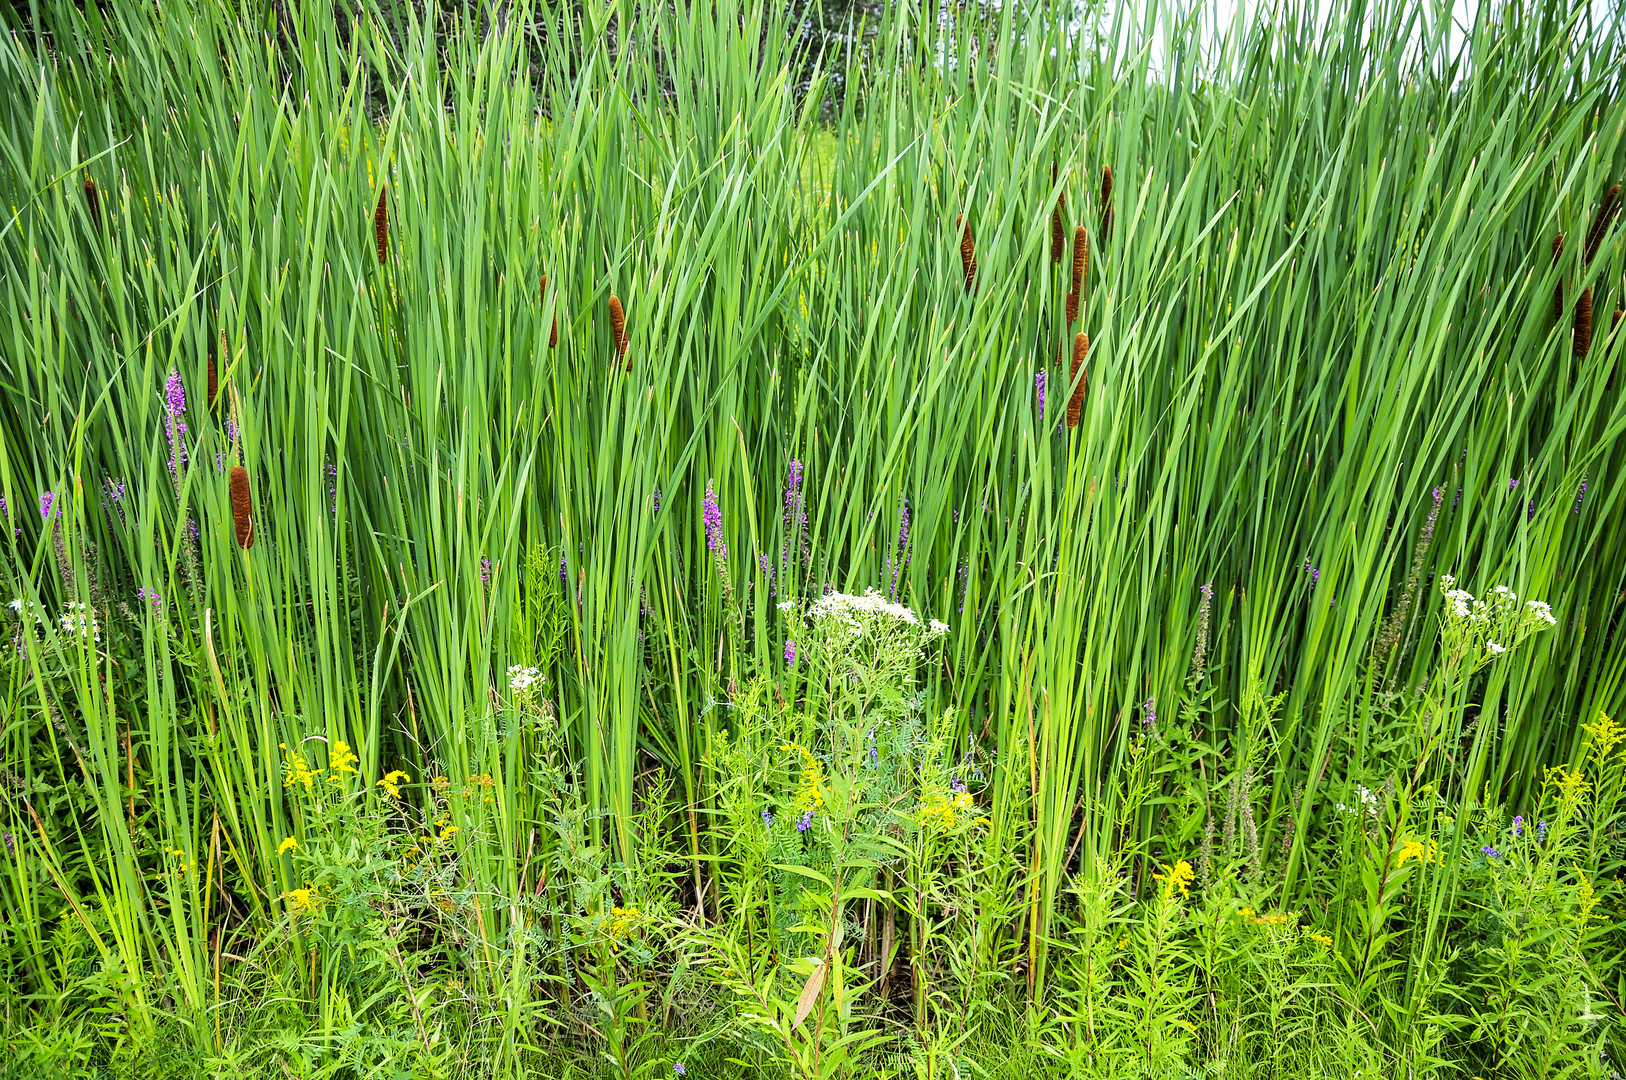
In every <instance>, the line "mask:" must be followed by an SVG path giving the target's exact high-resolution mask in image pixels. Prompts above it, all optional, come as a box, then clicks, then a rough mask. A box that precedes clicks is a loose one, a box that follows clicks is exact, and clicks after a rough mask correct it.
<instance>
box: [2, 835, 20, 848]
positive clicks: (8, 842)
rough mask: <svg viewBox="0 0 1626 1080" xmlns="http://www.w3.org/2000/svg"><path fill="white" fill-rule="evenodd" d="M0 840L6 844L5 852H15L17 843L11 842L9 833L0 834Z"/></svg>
mask: <svg viewBox="0 0 1626 1080" xmlns="http://www.w3.org/2000/svg"><path fill="white" fill-rule="evenodd" d="M0 839H3V840H5V842H6V850H7V851H15V850H16V849H17V841H15V840H13V839H12V838H11V834H10V833H8V832H0Z"/></svg>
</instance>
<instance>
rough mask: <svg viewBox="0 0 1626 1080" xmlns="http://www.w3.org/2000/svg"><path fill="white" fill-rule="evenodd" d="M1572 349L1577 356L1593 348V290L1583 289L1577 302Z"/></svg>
mask: <svg viewBox="0 0 1626 1080" xmlns="http://www.w3.org/2000/svg"><path fill="white" fill-rule="evenodd" d="M1570 348H1571V351H1573V352H1574V353H1575V355H1576V356H1579V357H1584V356H1586V354H1587V351H1588V350H1590V349H1591V348H1592V290H1591V289H1582V290H1581V298H1580V299H1579V300H1577V301H1576V302H1575V332H1574V334H1573V335H1572V336H1571V341H1570Z"/></svg>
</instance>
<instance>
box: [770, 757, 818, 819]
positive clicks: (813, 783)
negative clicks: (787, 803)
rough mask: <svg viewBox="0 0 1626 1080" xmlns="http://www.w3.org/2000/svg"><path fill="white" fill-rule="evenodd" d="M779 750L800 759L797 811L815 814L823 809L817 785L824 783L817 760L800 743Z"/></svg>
mask: <svg viewBox="0 0 1626 1080" xmlns="http://www.w3.org/2000/svg"><path fill="white" fill-rule="evenodd" d="M779 749H781V750H789V751H793V752H795V753H797V754H800V755H801V757H802V776H801V779H800V780H799V781H798V782H797V785H796V809H797V811H798V812H800V813H806V812H807V811H809V810H812V811H813V812H814V813H817V812H818V811H820V810H822V809H824V796H823V795H821V794H819V785H820V784H822V783H823V782H824V774H823V773H822V772H821V771H820V770H819V759H818V758H816V757H814V756H813V752H812V751H811V750H809V749H808V748H807V747H805V746H803V745H801V744H800V743H786V744H785V745H784V746H781V747H780V748H779Z"/></svg>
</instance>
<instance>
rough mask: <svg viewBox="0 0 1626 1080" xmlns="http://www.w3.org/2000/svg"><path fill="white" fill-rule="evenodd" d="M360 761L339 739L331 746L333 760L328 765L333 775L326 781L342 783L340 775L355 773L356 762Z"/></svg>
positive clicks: (347, 745)
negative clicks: (331, 768)
mask: <svg viewBox="0 0 1626 1080" xmlns="http://www.w3.org/2000/svg"><path fill="white" fill-rule="evenodd" d="M360 760H361V759H360V758H358V757H357V756H356V755H355V754H354V753H353V752H352V751H351V749H350V746H349V744H347V743H346V742H345V741H344V740H343V739H339V740H338V741H336V742H335V743H334V744H333V758H332V760H331V761H330V762H329V764H330V765H331V766H332V767H333V775H332V776H330V777H328V780H329V781H331V782H332V783H335V784H342V783H344V780H343V779H342V778H341V776H340V774H341V773H351V774H352V775H354V774H355V772H356V762H358V761H360Z"/></svg>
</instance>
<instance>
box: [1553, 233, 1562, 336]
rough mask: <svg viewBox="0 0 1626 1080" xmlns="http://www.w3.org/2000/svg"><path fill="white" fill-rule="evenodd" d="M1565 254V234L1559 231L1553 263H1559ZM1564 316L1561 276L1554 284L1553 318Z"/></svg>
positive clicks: (1554, 238)
mask: <svg viewBox="0 0 1626 1080" xmlns="http://www.w3.org/2000/svg"><path fill="white" fill-rule="evenodd" d="M1563 254H1564V234H1563V233H1559V234H1558V235H1557V236H1555V237H1553V265H1554V266H1557V265H1558V260H1559V258H1560V257H1561V256H1562V255H1563ZM1563 317H1564V279H1563V278H1560V279H1559V280H1558V284H1556V285H1554V286H1553V318H1555V319H1562V318H1563Z"/></svg>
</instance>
